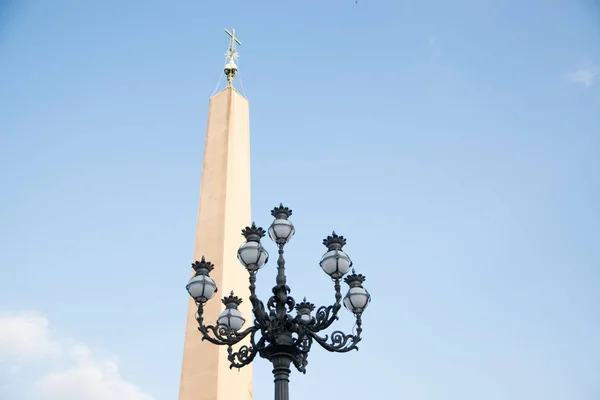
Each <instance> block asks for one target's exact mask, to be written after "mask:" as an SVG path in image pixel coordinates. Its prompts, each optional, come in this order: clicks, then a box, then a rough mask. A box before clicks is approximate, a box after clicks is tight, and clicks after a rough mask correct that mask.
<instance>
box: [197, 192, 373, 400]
mask: <svg viewBox="0 0 600 400" xmlns="http://www.w3.org/2000/svg"><path fill="white" fill-rule="evenodd" d="M271 215H273V217H275V220H274V221H273V223H272V224H271V227H270V228H269V237H270V238H271V239H272V240H273V241H274V242H275V243H276V244H277V247H278V248H279V258H278V259H277V279H276V285H275V286H274V287H273V290H272V292H273V296H271V297H270V298H269V300H268V301H267V307H266V308H265V306H264V304H263V302H262V301H261V300H259V299H258V297H257V296H256V285H255V284H256V275H257V273H258V270H259V269H260V268H261V267H262V266H264V265H265V264H266V263H267V262H268V260H269V254H268V253H267V251H266V250H265V248H264V247H263V246H262V244H261V243H260V240H261V238H262V237H263V236H265V233H266V232H265V230H264V229H262V228H260V227H257V226H256V225H255V224H254V223H252V226H249V227H246V228H244V229H243V230H242V235H244V237H245V238H246V242H245V243H244V244H242V245H241V246H240V248H239V250H238V259H239V261H240V262H241V263H242V265H243V266H244V267H246V270H247V271H248V273H249V275H250V277H249V280H250V302H251V304H252V313H253V314H254V323H253V324H252V326H250V327H248V328H246V329H245V330H243V331H240V329H241V328H242V326H243V325H244V322H245V319H244V317H243V316H242V314H241V313H240V312H239V310H238V306H239V304H240V303H241V302H242V299H240V298H239V297H237V296H234V294H233V292H231V295H230V296H227V297H225V298H223V304H224V305H225V311H223V312H222V313H221V315H219V317H218V319H217V325H208V326H206V325H204V319H203V312H204V304H205V303H206V302H207V301H208V300H209V299H210V298H212V297H213V296H214V294H215V293H216V291H217V287H216V285H215V282H214V281H213V280H212V279H211V278H210V276H209V274H210V271H212V269H213V268H214V266H213V264H212V263H210V262H208V261H206V260H205V259H204V257H202V261H196V262H195V263H194V264H192V267H193V268H194V270H195V271H196V274H195V275H194V277H193V278H192V279H191V280H190V281H189V283H188V285H187V287H186V288H187V290H188V292H189V294H190V296H192V298H193V299H194V300H195V301H196V304H197V305H198V316H197V319H198V324H199V327H198V329H199V330H200V332H201V333H202V340H208V341H209V342H211V343H214V344H217V345H224V346H227V350H228V354H229V356H228V360H229V362H230V363H231V365H230V368H242V367H244V366H246V365H249V364H250V363H251V362H252V361H253V360H254V357H256V355H257V354H258V355H260V356H261V357H262V358H266V359H267V360H269V361H271V363H273V374H274V376H275V400H289V387H288V383H289V376H290V365H291V364H294V366H295V367H296V368H297V369H298V371H300V372H302V373H306V365H307V363H308V361H307V357H308V352H309V351H310V348H311V345H312V343H313V341H316V342H317V343H318V344H319V345H321V347H323V348H324V349H325V350H328V351H331V352H337V353H345V352H348V351H350V350H355V349H356V350H358V347H357V344H358V342H360V340H361V336H360V335H361V333H362V321H361V316H362V313H363V311H364V310H365V308H366V307H367V306H368V305H369V302H370V301H371V296H370V295H369V293H368V292H367V291H366V290H365V288H363V286H362V284H363V282H364V281H365V277H364V276H363V275H357V274H356V273H355V272H354V270H352V274H350V275H348V276H346V278H345V279H344V282H346V283H347V284H348V286H349V287H350V288H349V290H348V293H347V294H346V296H345V297H344V299H343V304H344V306H345V307H346V308H347V309H348V310H349V311H350V312H352V313H353V314H354V316H355V317H356V332H355V333H353V334H345V333H343V332H341V331H334V332H333V333H331V335H324V336H320V335H318V333H319V332H321V331H323V330H325V329H327V328H329V327H330V326H331V325H332V324H333V322H334V321H335V320H337V319H338V311H339V310H340V308H341V305H342V293H341V291H340V280H341V279H342V277H343V276H344V275H346V274H347V273H348V271H349V270H350V268H351V267H352V261H350V257H348V255H347V254H346V253H345V252H344V251H343V250H342V248H343V247H344V245H345V244H346V239H344V237H343V236H338V235H337V234H336V233H335V232H333V233H332V234H331V236H328V237H327V238H326V239H324V240H323V244H324V245H325V247H327V252H326V253H325V254H324V255H323V257H322V258H321V262H320V265H321V268H322V269H323V271H325V273H327V275H329V276H330V277H331V279H332V280H333V282H334V290H335V303H334V304H333V305H330V306H323V307H320V308H319V309H317V311H316V313H315V314H314V316H313V311H314V310H315V306H314V304H312V303H309V302H308V301H306V298H305V299H304V300H303V301H302V302H301V303H299V304H296V301H295V300H294V298H293V297H291V296H289V293H290V288H289V286H288V285H287V284H286V277H285V259H284V257H283V249H284V246H285V245H286V243H288V242H289V241H290V239H291V238H292V236H293V235H294V232H295V231H294V225H292V223H291V222H290V220H289V217H290V216H291V215H292V210H290V209H289V208H287V207H284V206H283V205H281V204H280V205H279V207H275V208H274V209H273V211H271ZM294 310H295V311H296V312H295V315H292V314H291V313H292V312H293V311H294ZM248 336H249V339H250V346H248V345H243V346H241V347H240V348H239V349H238V350H237V351H235V352H234V351H233V346H234V345H236V344H237V343H239V342H240V341H242V340H243V339H244V338H246V337H248Z"/></svg>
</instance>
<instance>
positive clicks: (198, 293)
mask: <svg viewBox="0 0 600 400" xmlns="http://www.w3.org/2000/svg"><path fill="white" fill-rule="evenodd" d="M185 288H186V289H187V291H188V293H189V294H190V296H191V297H192V298H193V299H194V300H196V301H197V302H199V303H204V302H205V301H207V300H209V299H211V298H212V297H213V296H214V295H215V293H216V291H217V285H216V284H215V281H213V280H212V278H211V277H210V276H208V275H196V276H194V277H193V278H192V279H190V281H189V282H188V284H187V286H186V287H185Z"/></svg>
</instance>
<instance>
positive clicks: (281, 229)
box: [269, 218, 296, 243]
mask: <svg viewBox="0 0 600 400" xmlns="http://www.w3.org/2000/svg"><path fill="white" fill-rule="evenodd" d="M295 232H296V230H295V229H294V225H293V224H292V223H291V222H290V220H287V219H283V218H282V219H276V220H275V221H273V223H272V224H271V227H270V228H269V237H270V238H271V240H272V241H274V242H275V243H278V242H279V241H284V243H287V242H289V241H290V239H291V238H292V236H294V233H295Z"/></svg>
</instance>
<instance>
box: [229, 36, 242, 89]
mask: <svg viewBox="0 0 600 400" xmlns="http://www.w3.org/2000/svg"><path fill="white" fill-rule="evenodd" d="M225 32H226V33H227V34H228V35H229V37H231V42H230V43H229V50H228V51H227V53H225V57H227V60H228V61H227V64H226V65H225V75H226V76H227V87H231V85H232V83H233V78H235V74H236V73H237V65H235V60H237V58H238V53H237V52H236V51H235V44H236V43H237V44H239V45H240V46H241V45H242V43H241V42H240V41H239V40H238V38H237V37H236V36H235V29H232V30H231V32H229V30H227V29H225Z"/></svg>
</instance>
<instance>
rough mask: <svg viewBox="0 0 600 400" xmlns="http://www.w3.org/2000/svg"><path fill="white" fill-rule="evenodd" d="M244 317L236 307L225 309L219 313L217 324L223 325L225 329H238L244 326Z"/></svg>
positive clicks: (235, 330)
mask: <svg viewBox="0 0 600 400" xmlns="http://www.w3.org/2000/svg"><path fill="white" fill-rule="evenodd" d="M245 322H246V319H245V318H244V317H243V316H242V313H241V312H240V311H239V310H238V309H234V308H231V309H226V310H225V311H223V312H222V313H221V315H219V319H218V320H217V324H219V325H223V326H225V327H226V328H227V329H229V330H232V331H234V332H237V331H239V330H240V329H242V326H244V323H245Z"/></svg>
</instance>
